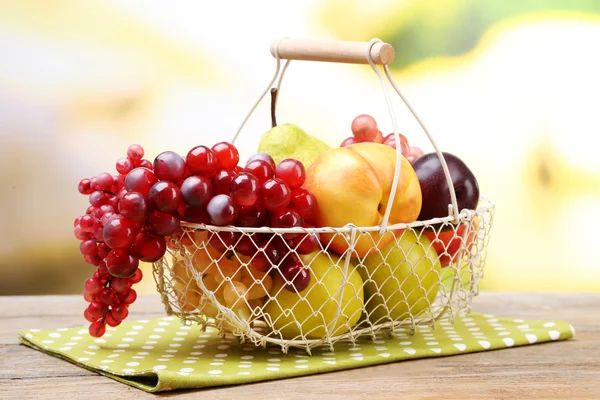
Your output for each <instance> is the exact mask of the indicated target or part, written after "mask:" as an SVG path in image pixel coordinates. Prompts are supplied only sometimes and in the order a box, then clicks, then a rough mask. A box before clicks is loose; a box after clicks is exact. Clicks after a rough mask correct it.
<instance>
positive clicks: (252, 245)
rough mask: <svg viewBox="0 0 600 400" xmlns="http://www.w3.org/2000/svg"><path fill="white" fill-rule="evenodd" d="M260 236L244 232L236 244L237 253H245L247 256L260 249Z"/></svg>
mask: <svg viewBox="0 0 600 400" xmlns="http://www.w3.org/2000/svg"><path fill="white" fill-rule="evenodd" d="M257 241H258V236H257V235H254V234H251V233H249V234H242V237H241V238H240V239H239V240H238V242H237V243H236V245H235V251H236V253H240V254H243V255H245V256H251V255H253V254H254V253H256V251H257V250H258V245H257Z"/></svg>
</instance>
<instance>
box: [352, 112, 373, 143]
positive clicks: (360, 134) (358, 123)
mask: <svg viewBox="0 0 600 400" xmlns="http://www.w3.org/2000/svg"><path fill="white" fill-rule="evenodd" d="M350 129H351V130H352V134H353V135H354V137H355V138H356V140H357V141H359V142H372V141H373V139H375V137H377V133H378V132H379V128H378V127H377V122H376V121H375V118H373V117H372V116H370V115H368V114H361V115H359V116H358V117H356V118H354V120H353V121H352V125H351V127H350Z"/></svg>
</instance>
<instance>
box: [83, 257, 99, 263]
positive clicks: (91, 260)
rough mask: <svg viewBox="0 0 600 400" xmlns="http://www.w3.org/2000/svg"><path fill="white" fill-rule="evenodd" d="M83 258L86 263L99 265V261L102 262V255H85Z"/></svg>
mask: <svg viewBox="0 0 600 400" xmlns="http://www.w3.org/2000/svg"><path fill="white" fill-rule="evenodd" d="M83 259H84V260H85V262H86V263H88V264H92V265H98V263H99V262H100V257H98V256H83Z"/></svg>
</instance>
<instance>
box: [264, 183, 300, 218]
mask: <svg viewBox="0 0 600 400" xmlns="http://www.w3.org/2000/svg"><path fill="white" fill-rule="evenodd" d="M260 194H261V200H262V204H263V205H264V206H265V208H266V209H267V210H269V211H279V210H282V209H284V208H286V207H287V206H288V204H290V200H291V198H292V192H291V191H290V189H289V188H288V186H287V185H286V184H285V182H284V181H282V180H281V179H278V178H273V179H269V180H268V181H266V182H265V183H264V184H263V185H262V188H261V191H260Z"/></svg>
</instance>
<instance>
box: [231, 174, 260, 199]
mask: <svg viewBox="0 0 600 400" xmlns="http://www.w3.org/2000/svg"><path fill="white" fill-rule="evenodd" d="M259 188H260V186H259V184H258V179H256V178H255V177H254V175H252V174H249V173H247V172H242V173H241V174H239V175H238V176H236V177H235V178H233V180H232V181H231V184H230V185H229V191H230V192H231V198H232V199H233V201H235V202H236V203H237V204H239V205H241V206H246V207H250V206H253V205H254V203H256V200H258V195H259Z"/></svg>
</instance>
